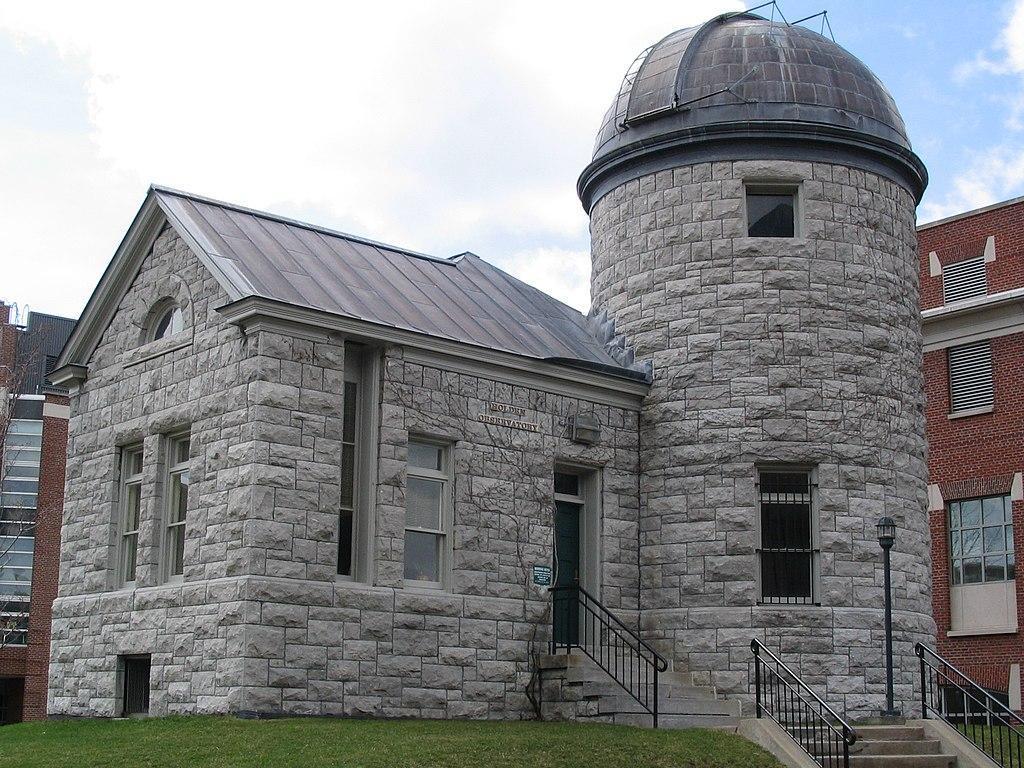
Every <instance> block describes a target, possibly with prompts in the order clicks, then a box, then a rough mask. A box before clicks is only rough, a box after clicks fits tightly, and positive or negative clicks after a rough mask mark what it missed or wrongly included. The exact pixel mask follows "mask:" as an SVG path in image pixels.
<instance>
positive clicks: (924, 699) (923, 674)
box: [914, 643, 928, 720]
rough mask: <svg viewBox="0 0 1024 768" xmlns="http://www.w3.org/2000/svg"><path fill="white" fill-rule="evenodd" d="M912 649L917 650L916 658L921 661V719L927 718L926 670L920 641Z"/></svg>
mask: <svg viewBox="0 0 1024 768" xmlns="http://www.w3.org/2000/svg"><path fill="white" fill-rule="evenodd" d="M914 650H915V651H917V657H918V660H919V661H920V662H921V719H922V720H927V719H928V689H927V688H926V687H925V686H926V685H927V671H926V670H925V666H924V651H923V649H922V646H921V644H920V643H917V645H916V646H915V647H914Z"/></svg>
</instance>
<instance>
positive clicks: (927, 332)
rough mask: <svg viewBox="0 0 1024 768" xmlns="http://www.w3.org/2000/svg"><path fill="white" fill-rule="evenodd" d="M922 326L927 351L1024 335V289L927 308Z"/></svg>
mask: <svg viewBox="0 0 1024 768" xmlns="http://www.w3.org/2000/svg"><path fill="white" fill-rule="evenodd" d="M921 324H922V327H923V330H924V351H925V352H931V351H933V350H936V349H944V348H946V347H951V346H954V345H957V344H967V343H969V342H972V341H981V340H982V339H993V338H996V337H999V336H1008V335H1010V334H1012V333H1021V332H1024V288H1014V289H1013V290H1010V291H1002V292H1000V293H994V294H991V295H989V296H979V297H978V298H975V299H969V300H967V301H962V302H957V303H956V304H952V305H950V306H948V307H934V308H932V309H926V310H924V311H923V312H922V313H921Z"/></svg>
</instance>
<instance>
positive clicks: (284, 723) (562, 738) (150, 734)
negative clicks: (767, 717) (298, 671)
mask: <svg viewBox="0 0 1024 768" xmlns="http://www.w3.org/2000/svg"><path fill="white" fill-rule="evenodd" d="M14 766H17V767H18V768H37V767H38V768H42V766H46V768H64V767H65V766H66V767H67V768H93V767H94V766H95V767H96V768H99V767H100V766H103V768H116V767H117V766H132V767H133V768H135V767H138V768H179V766H180V767H181V768H184V767H185V766H189V768H191V767H193V766H204V767H205V766H212V767H215V768H229V767H230V768H254V767H255V766H260V767H261V768H262V767H263V766H268V767H269V766H272V767H273V768H356V767H361V766H367V767H370V768H377V767H378V766H379V767H381V768H383V767H384V766H388V767H389V768H390V766H402V767H403V768H405V767H406V766H409V767H411V768H425V767H426V766H431V768H433V767H435V766H452V767H453V768H455V767H456V766H457V767H458V768H473V767H475V766H481V767H482V768H519V766H530V767H531V768H547V767H548V766H550V768H619V767H620V766H622V767H623V768H647V766H652V767H654V768H662V767H664V768H668V767H669V766H671V767H672V768H698V766H699V767H700V768H732V767H733V766H735V767H736V768H741V767H742V768H779V763H777V762H776V761H775V759H774V758H772V757H771V756H770V755H769V754H768V753H767V752H764V751H763V750H761V749H760V748H758V747H756V746H754V745H753V744H751V743H750V742H748V741H745V740H744V739H741V738H740V737H738V736H734V735H733V734H730V733H724V732H721V731H704V730H696V729H695V730H688V731H651V730H646V729H643V730H642V729H639V728H630V727H627V726H612V725H582V724H577V723H534V722H525V723H499V722H465V721H427V720H390V721H389V720H341V719H338V720H330V719H319V718H317V719H306V718H303V719H285V720H237V719H234V718H229V717H172V718H160V719H152V720H81V721H78V720H75V721H68V720H65V721H55V722H41V723H24V724H20V725H10V726H4V727H2V728H0V768H13V767H14Z"/></svg>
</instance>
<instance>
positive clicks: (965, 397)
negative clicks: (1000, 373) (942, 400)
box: [947, 339, 995, 416]
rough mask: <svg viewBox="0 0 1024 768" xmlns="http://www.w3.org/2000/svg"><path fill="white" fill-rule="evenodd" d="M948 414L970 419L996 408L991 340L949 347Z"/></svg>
mask: <svg viewBox="0 0 1024 768" xmlns="http://www.w3.org/2000/svg"><path fill="white" fill-rule="evenodd" d="M947 354H948V362H949V413H950V415H951V416H970V415H971V414H975V413H987V412H988V411H991V410H992V409H993V407H994V406H995V376H994V369H993V363H992V344H991V342H990V341H989V340H987V339H986V340H984V341H976V342H972V343H970V344H962V345H960V346H956V347H950V348H949V351H948V353H947Z"/></svg>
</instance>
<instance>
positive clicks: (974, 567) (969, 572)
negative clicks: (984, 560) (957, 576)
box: [963, 557, 981, 584]
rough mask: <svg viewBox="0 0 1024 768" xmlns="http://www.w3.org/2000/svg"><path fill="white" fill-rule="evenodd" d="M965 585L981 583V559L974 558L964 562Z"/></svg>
mask: <svg viewBox="0 0 1024 768" xmlns="http://www.w3.org/2000/svg"><path fill="white" fill-rule="evenodd" d="M963 569H964V582H963V583H964V584H980V583H981V558H980V557H972V558H968V559H966V560H964V564H963Z"/></svg>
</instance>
